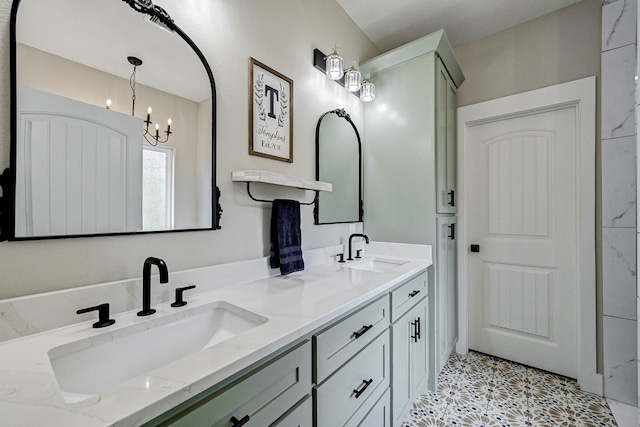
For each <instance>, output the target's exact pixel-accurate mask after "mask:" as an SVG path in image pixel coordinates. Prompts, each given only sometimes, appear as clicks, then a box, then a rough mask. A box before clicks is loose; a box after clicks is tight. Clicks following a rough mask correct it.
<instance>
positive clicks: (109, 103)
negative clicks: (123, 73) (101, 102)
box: [107, 98, 111, 109]
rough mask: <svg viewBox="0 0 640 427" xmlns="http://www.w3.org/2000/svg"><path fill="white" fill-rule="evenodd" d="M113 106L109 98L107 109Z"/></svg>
mask: <svg viewBox="0 0 640 427" xmlns="http://www.w3.org/2000/svg"><path fill="white" fill-rule="evenodd" d="M109 108H111V98H107V109H109Z"/></svg>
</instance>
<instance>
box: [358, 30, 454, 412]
mask: <svg viewBox="0 0 640 427" xmlns="http://www.w3.org/2000/svg"><path fill="white" fill-rule="evenodd" d="M360 69H361V71H362V73H363V75H364V74H366V73H369V74H371V80H372V81H373V82H374V83H375V85H376V92H377V96H376V99H375V101H374V102H370V103H367V104H365V109H364V132H363V134H364V139H363V141H364V142H363V151H364V155H363V158H364V194H365V197H364V203H365V205H364V212H365V216H364V227H365V232H366V233H367V235H368V236H369V238H371V239H373V240H377V241H387V242H402V243H418V244H427V245H431V246H432V248H433V260H434V268H430V269H429V275H430V276H429V280H428V283H429V286H430V289H429V297H430V298H429V303H430V307H429V312H430V313H431V319H430V321H429V338H430V339H429V359H430V360H429V365H430V371H431V374H430V375H429V382H430V388H433V387H434V381H435V377H436V375H435V374H437V372H439V371H440V369H442V367H443V366H444V364H445V363H446V360H447V358H448V356H449V354H450V353H451V352H452V351H453V350H454V349H455V344H456V341H457V311H456V307H457V283H456V281H457V278H456V234H457V230H456V227H457V221H456V212H457V199H458V194H457V191H456V156H457V154H456V110H457V89H458V87H460V85H461V84H462V82H463V81H464V74H463V73H462V70H461V68H460V66H459V64H458V62H457V60H456V58H455V56H454V53H453V48H452V47H451V44H450V43H449V41H448V39H447V37H446V35H445V34H444V31H442V30H440V31H437V32H435V33H432V34H430V35H428V36H426V37H423V38H420V39H418V40H415V41H413V42H411V43H408V44H406V45H404V46H401V47H399V48H397V49H394V50H392V51H390V52H387V53H385V54H382V55H380V56H378V57H376V58H374V59H372V60H369V61H367V62H364V63H362V64H361V66H360ZM392 400H393V396H392Z"/></svg>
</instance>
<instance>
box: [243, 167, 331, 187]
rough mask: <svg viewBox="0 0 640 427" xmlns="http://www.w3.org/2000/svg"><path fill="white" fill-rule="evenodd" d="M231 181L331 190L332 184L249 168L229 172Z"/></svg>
mask: <svg viewBox="0 0 640 427" xmlns="http://www.w3.org/2000/svg"><path fill="white" fill-rule="evenodd" d="M231 181H235V182H247V183H250V182H263V183H265V184H273V185H281V186H283V187H295V188H300V189H301V190H312V191H329V192H330V191H332V190H333V184H331V183H329V182H322V181H314V180H312V179H303V178H298V177H296V176H291V175H283V174H280V173H275V172H268V171H261V170H249V171H233V172H231Z"/></svg>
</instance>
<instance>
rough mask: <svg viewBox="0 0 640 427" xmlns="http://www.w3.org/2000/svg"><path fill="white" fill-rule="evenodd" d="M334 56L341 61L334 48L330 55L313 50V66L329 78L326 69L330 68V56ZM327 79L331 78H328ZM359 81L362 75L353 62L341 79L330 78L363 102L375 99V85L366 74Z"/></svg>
mask: <svg viewBox="0 0 640 427" xmlns="http://www.w3.org/2000/svg"><path fill="white" fill-rule="evenodd" d="M334 54H335V55H337V56H338V57H339V58H340V60H341V61H342V57H340V55H338V53H337V52H336V49H335V47H334V50H333V53H332V54H331V55H325V54H324V53H322V52H321V51H320V50H318V49H314V50H313V66H314V67H315V68H317V69H318V70H320V71H322V73H324V74H326V75H327V76H329V71H328V67H329V66H330V62H329V58H331V56H332V55H334ZM341 64H342V62H341ZM329 78H331V77H330V76H329ZM361 79H362V75H361V74H360V71H359V70H358V68H357V67H356V63H355V61H353V63H352V65H351V67H349V68H348V69H346V70H345V71H344V74H343V75H342V76H341V78H339V79H333V78H332V80H335V82H337V83H338V84H340V85H341V86H343V87H345V88H346V89H347V90H348V91H349V92H351V93H353V94H354V95H355V96H357V97H359V98H360V99H361V100H362V101H363V102H370V101H373V100H374V99H375V97H376V95H375V93H376V87H375V85H374V84H373V83H372V82H371V80H370V79H369V75H368V74H367V78H365V80H361ZM364 85H366V86H364ZM363 87H364V91H366V92H363Z"/></svg>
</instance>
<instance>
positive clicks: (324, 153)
mask: <svg viewBox="0 0 640 427" xmlns="http://www.w3.org/2000/svg"><path fill="white" fill-rule="evenodd" d="M316 179H317V180H318V181H324V182H330V183H331V184H333V191H331V192H319V194H318V197H317V199H316V206H315V223H316V224H336V223H349V222H362V216H363V211H362V147H361V141H360V134H359V133H358V129H357V128H356V126H355V124H354V123H353V122H352V121H351V117H350V116H349V114H347V112H346V111H345V110H344V109H336V110H331V111H327V112H326V113H324V114H323V115H322V116H321V117H320V119H319V120H318V125H317V126H316Z"/></svg>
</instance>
